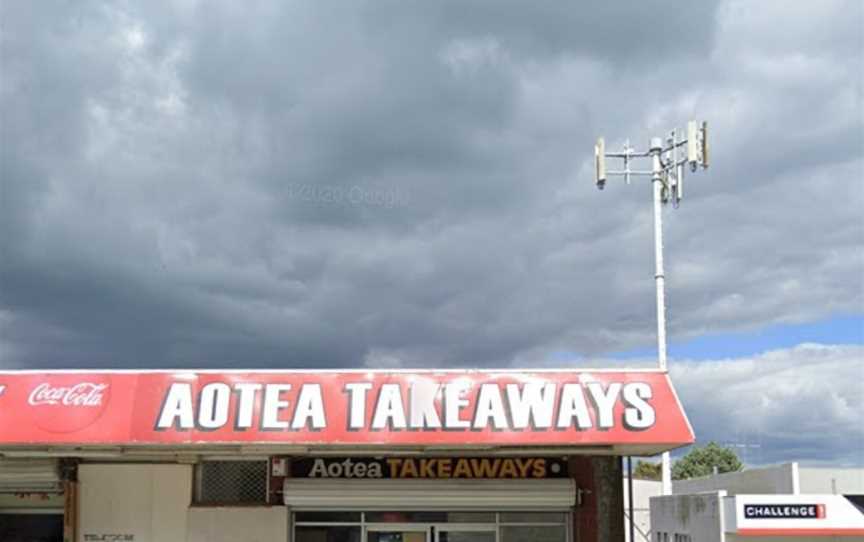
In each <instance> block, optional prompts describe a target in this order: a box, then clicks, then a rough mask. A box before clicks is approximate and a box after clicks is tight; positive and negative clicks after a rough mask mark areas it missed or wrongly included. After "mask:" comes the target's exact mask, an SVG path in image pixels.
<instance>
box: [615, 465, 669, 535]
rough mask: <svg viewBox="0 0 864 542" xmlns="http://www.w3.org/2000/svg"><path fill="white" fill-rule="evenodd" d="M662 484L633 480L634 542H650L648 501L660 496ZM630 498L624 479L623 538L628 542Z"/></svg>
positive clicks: (652, 481)
mask: <svg viewBox="0 0 864 542" xmlns="http://www.w3.org/2000/svg"><path fill="white" fill-rule="evenodd" d="M662 489H663V484H662V483H661V482H657V481H654V480H636V479H634V480H633V518H634V520H635V522H636V537H635V542H651V509H650V504H651V502H650V499H651V497H656V496H658V495H660V493H661V492H662ZM629 505H630V496H629V494H628V491H627V478H626V477H625V478H624V536H625V540H626V542H630V522H629V521H630V520H629V519H628V517H627V514H628V513H629V511H630V508H629Z"/></svg>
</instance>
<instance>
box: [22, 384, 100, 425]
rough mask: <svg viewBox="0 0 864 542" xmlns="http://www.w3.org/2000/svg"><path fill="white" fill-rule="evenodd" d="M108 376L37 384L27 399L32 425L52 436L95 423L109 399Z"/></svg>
mask: <svg viewBox="0 0 864 542" xmlns="http://www.w3.org/2000/svg"><path fill="white" fill-rule="evenodd" d="M110 392H111V383H110V381H109V379H108V377H107V376H101V377H95V378H94V377H93V375H88V377H87V378H86V379H82V378H81V377H79V376H77V375H63V376H56V377H51V378H48V379H46V380H44V381H42V382H39V383H38V384H36V385H35V386H34V387H33V388H32V389H31V391H30V394H29V395H28V397H27V403H28V404H29V405H30V407H31V409H32V412H33V418H34V422H35V423H36V425H37V426H39V427H40V428H42V429H44V430H46V431H50V432H52V433H71V432H73V431H80V430H81V429H84V428H85V427H88V426H90V425H91V424H93V422H95V421H96V420H98V419H99V418H100V417H101V416H102V414H103V413H104V412H105V409H106V408H107V406H108V402H109V400H110V398H111V396H110Z"/></svg>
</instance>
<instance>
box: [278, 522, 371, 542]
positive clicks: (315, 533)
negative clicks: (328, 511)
mask: <svg viewBox="0 0 864 542" xmlns="http://www.w3.org/2000/svg"><path fill="white" fill-rule="evenodd" d="M294 533H295V534H294V540H296V541H297V542H360V527H359V526H358V527H350V526H338V525H329V526H298V527H297V528H296V529H295V530H294Z"/></svg>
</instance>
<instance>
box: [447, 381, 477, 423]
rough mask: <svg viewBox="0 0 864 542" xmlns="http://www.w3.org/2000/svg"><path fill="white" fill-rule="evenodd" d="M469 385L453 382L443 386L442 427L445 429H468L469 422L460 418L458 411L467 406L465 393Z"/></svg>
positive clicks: (465, 382)
mask: <svg viewBox="0 0 864 542" xmlns="http://www.w3.org/2000/svg"><path fill="white" fill-rule="evenodd" d="M469 387H470V383H469V382H467V381H465V380H454V381H453V382H448V383H447V384H445V385H444V427H446V428H447V429H468V428H469V427H470V426H471V422H469V421H468V420H463V419H461V418H460V416H459V414H460V411H461V410H462V409H463V408H465V407H466V406H468V399H465V398H464V397H463V395H465V393H467V391H468V388H469Z"/></svg>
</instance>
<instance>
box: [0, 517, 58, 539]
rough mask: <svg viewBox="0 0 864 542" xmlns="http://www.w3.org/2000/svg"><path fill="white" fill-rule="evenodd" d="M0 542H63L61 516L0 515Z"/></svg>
mask: <svg viewBox="0 0 864 542" xmlns="http://www.w3.org/2000/svg"><path fill="white" fill-rule="evenodd" d="M0 540H2V541H3V542H63V516H62V515H61V514H3V513H0Z"/></svg>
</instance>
